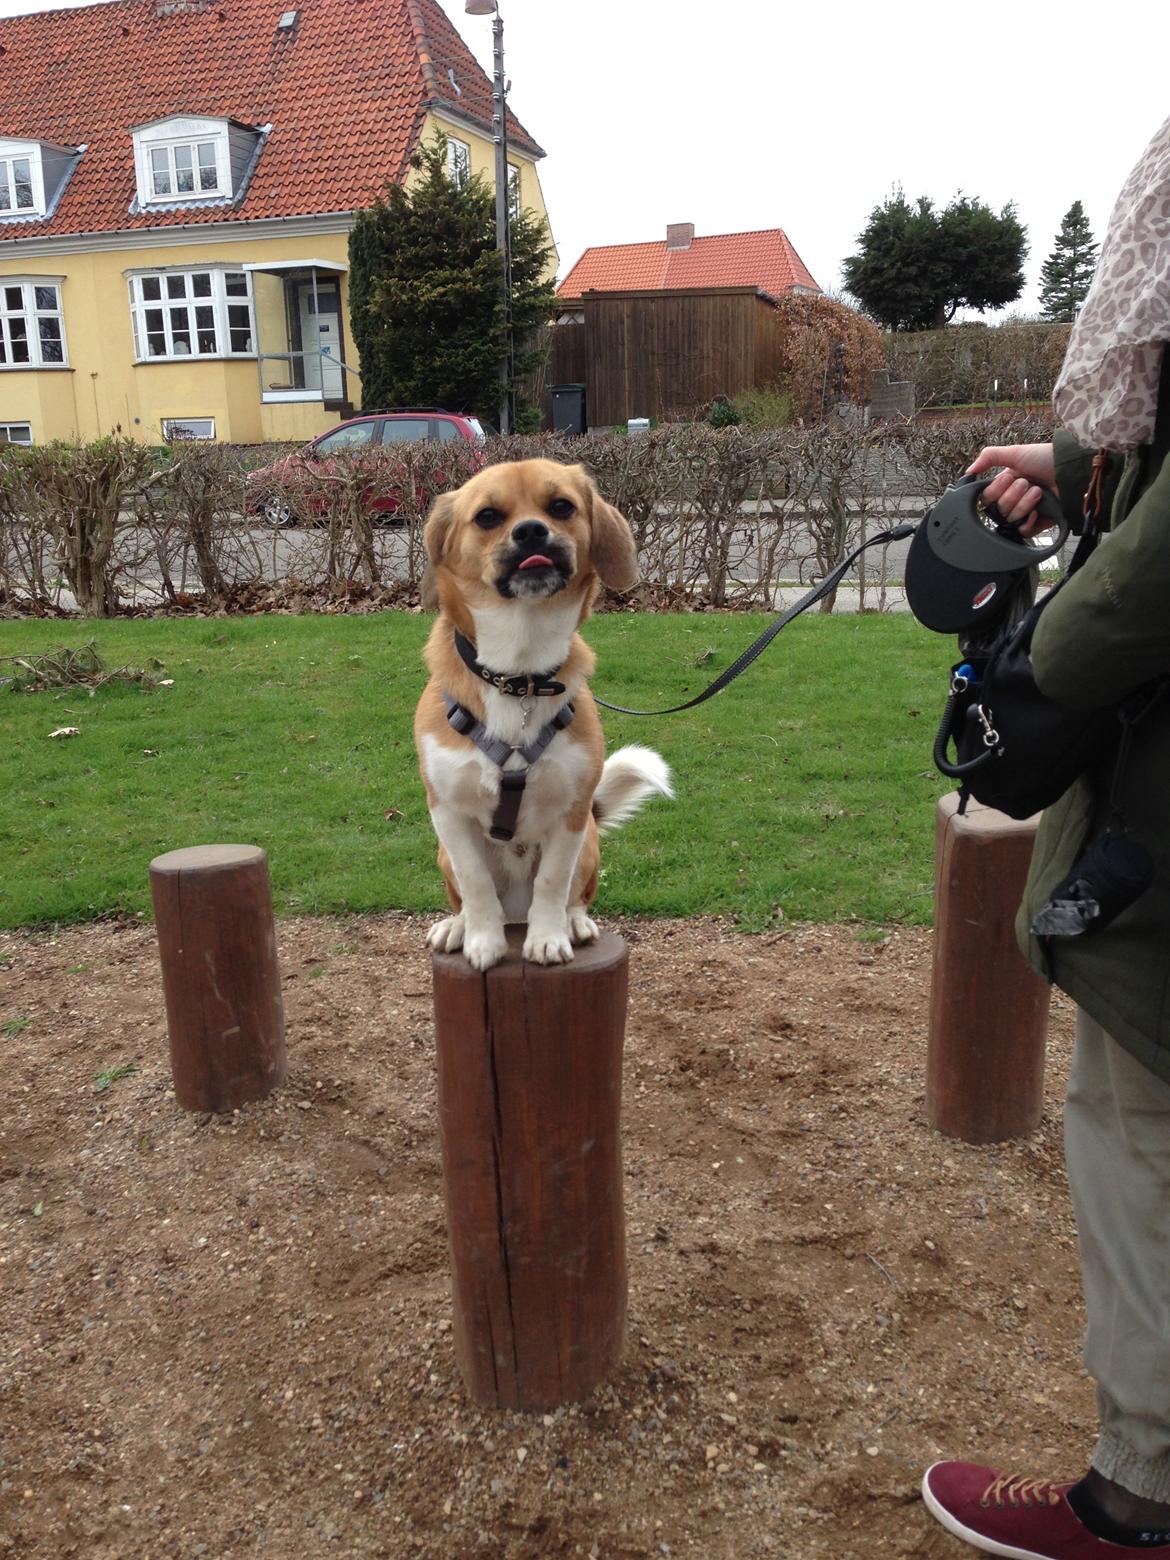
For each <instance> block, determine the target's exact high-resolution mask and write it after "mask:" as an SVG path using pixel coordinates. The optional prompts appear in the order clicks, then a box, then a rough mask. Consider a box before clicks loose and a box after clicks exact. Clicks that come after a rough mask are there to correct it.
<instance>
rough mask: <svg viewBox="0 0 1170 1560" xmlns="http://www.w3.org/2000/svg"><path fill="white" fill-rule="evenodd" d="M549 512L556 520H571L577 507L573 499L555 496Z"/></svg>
mask: <svg viewBox="0 0 1170 1560" xmlns="http://www.w3.org/2000/svg"><path fill="white" fill-rule="evenodd" d="M548 512H549V514H550V515H551V516H552V517H553V519H554V520H571V519H572V518H573V516H574V515H575V514H576V512H577V507H576V505H575V504H574V503H573V502H572V500H571V499H567V498H554V499H553V501H552V503H551V504H549V506H548Z"/></svg>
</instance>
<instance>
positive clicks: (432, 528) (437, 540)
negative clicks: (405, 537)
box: [423, 493, 455, 564]
mask: <svg viewBox="0 0 1170 1560" xmlns="http://www.w3.org/2000/svg"><path fill="white" fill-rule="evenodd" d="M454 518H455V495H454V493H440V494H439V496H438V498H436V499H435V500H434V501H433V502H432V504H431V508H430V513H429V514H428V515H427V523H426V526H425V527H424V529H423V544H424V545H425V547H426V550H427V557H428V558H429V559H430V560H431V562H432V564H434V563H438V561H439V559H440V558H441V557H442V556H443V548H444V547H445V546H446V544H447V532H448V531H449V530H450V529H451V522H452V520H454Z"/></svg>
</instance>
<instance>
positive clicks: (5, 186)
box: [0, 137, 45, 221]
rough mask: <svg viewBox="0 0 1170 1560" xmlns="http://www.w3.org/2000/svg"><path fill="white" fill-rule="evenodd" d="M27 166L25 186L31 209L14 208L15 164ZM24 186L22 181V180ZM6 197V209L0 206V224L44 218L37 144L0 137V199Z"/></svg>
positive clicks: (40, 167)
mask: <svg viewBox="0 0 1170 1560" xmlns="http://www.w3.org/2000/svg"><path fill="white" fill-rule="evenodd" d="M24 162H27V163H28V169H29V177H28V184H29V187H30V192H31V195H32V204H31V205H30V206H18V205H17V204H16V173H15V167H16V164H17V163H24ZM21 182H22V183H24V182H25V181H24V180H21ZM5 191H7V194H8V202H9V203H8V205H7V206H0V221H3V220H4V219H5V218H7V219H9V220H12V219H14V218H21V217H43V216H44V214H45V170H44V165H43V163H42V160H41V143H40V142H39V141H15V140H9V139H7V138H5V137H0V195H2V194H3V193H4V192H5Z"/></svg>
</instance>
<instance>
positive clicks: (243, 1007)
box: [150, 845, 288, 1111]
mask: <svg viewBox="0 0 1170 1560" xmlns="http://www.w3.org/2000/svg"><path fill="white" fill-rule="evenodd" d="M150 888H151V894H152V897H153V899H154V914H155V920H156V922H157V924H158V944H159V956H160V958H161V960H162V975H163V994H164V996H165V998H166V1007H167V1030H168V1033H169V1035H170V1046H171V1070H172V1072H173V1074H174V1081H175V1098H176V1100H178V1102H179V1104H180V1105H181V1106H182V1107H183V1108H184V1110H198V1111H208V1110H214V1111H228V1110H235V1109H237V1108H238V1107H239V1106H241V1105H243V1104H245V1103H246V1102H247V1101H249V1100H258V1099H263V1097H264V1096H265V1095H266V1094H270V1093H271V1092H272V1090H273V1089H275V1088H277V1087H278V1086H279V1085H280V1084H282V1083H283V1082H284V1080H285V1077H286V1076H287V1073H288V1063H287V1059H286V1056H285V1048H284V1005H283V1003H282V1001H281V995H280V969H279V966H278V964H277V960H276V931H275V927H274V925H273V919H272V889H271V886H270V885H269V881H268V857H267V856H266V855H265V853H264V851H262V850H261V849H260V848H259V847H258V846H256V845H196V846H193V847H191V848H190V849H187V850H172V851H168V853H167V854H166V855H165V856H156V857H155V859H154V860H153V861H152V862H151V864H150Z"/></svg>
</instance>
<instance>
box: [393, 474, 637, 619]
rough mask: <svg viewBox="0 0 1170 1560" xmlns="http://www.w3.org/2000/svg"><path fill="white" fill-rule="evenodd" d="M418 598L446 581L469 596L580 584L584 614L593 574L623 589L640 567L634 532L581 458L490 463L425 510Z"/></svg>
mask: <svg viewBox="0 0 1170 1560" xmlns="http://www.w3.org/2000/svg"><path fill="white" fill-rule="evenodd" d="M424 535H425V540H426V548H427V554H428V556H429V558H430V561H431V567H430V569H429V570H428V576H429V578H428V580H426V581H424V587H423V604H424V605H425V606H433V605H435V604H436V602H439V601H442V600H443V599H444V596H445V586H453V587H454V589H455V590H456V591H457V592H458V594H459V596H460V597H461V598H462V599H463V601H464V602H466V603H467V604H468V605H469V606H490V605H492V604H495V605H498V604H499V602H500V600H501V598H502V599H503V600H505V601H540V600H545V599H548V598H549V597H552V596H558V595H560V594H561V593H562V592H566V591H567V592H579V593H580V595H581V598H582V603H581V605H582V613H583V614H584V613H585V612H586V611H587V610H588V608H589V604H590V603H591V601H592V599H593V595H594V592H595V590H596V586H597V581H598V580H599V579H600V580H601V581H602V582H603V583H604V584H606V585H608V586H610V587H611V588H612V589H613V590H628V589H629V588H630V586H631V585H633V583H634V581H635V580H636V579H637V577H638V563H637V555H636V552H635V548H634V538H633V536H632V535H631V534H630V528H629V526H628V525H627V524H626V521H625V519H624V518H623V517H622V516H621V515H620V514H619V513H618V512H617V510H616V509H614V508H613V506H612V505H611V504H607V503H606V502H605V500H604V499H603V498H602V497H601V495H600V494H599V493H598V491H597V488H596V487H595V486H594V483H593V481H592V479H591V478H590V476H589V475H588V473H587V472H586V471H585V469H584V467H583V466H562V465H560V464H559V463H558V462H557V461H553V460H521V461H514V462H508V463H503V464H501V465H498V466H488V467H486V468H485V469H484V470H483V471H480V472H477V473H476V475H475V476H474V477H472V478H471V480H470V481H469V482H465V483H464V485H463V486H462V487H461V488H459V489H457V490H456V491H455V492H454V493H444V494H442V495H441V496H440V497H439V498H437V499H436V500H435V501H434V503H433V504H432V506H431V511H430V514H429V516H428V517H427V524H426V531H425V533H424Z"/></svg>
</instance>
